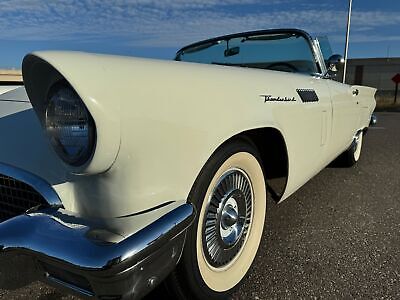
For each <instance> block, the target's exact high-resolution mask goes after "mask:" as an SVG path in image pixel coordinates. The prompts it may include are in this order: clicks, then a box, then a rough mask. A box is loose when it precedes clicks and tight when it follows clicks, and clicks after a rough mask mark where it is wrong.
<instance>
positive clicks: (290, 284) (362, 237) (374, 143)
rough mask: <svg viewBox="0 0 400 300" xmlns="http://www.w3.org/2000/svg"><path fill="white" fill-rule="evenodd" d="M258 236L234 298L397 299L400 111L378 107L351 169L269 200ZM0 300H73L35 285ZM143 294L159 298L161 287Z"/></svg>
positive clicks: (330, 170)
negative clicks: (248, 268)
mask: <svg viewBox="0 0 400 300" xmlns="http://www.w3.org/2000/svg"><path fill="white" fill-rule="evenodd" d="M265 228H266V229H265V231H264V239H263V242H262V244H261V246H260V250H259V252H258V255H257V258H256V261H255V263H254V267H253V268H252V270H251V271H250V273H249V275H248V276H247V277H246V278H245V279H244V281H243V285H242V286H241V288H240V289H239V290H238V291H237V292H236V293H235V295H234V296H233V298H234V299H235V300H236V299H278V298H279V299H298V298H307V299H308V298H315V299H317V298H329V299H331V298H357V299H366V298H367V299H371V298H382V299H399V298H400V284H399V283H400V257H399V250H398V249H399V246H400V114H399V113H379V114H378V127H375V128H373V129H371V130H370V131H369V132H368V135H367V136H366V138H365V139H364V147H363V152H362V157H361V160H360V161H359V163H358V164H357V165H356V166H355V167H353V168H350V169H340V168H326V169H325V170H323V171H322V172H321V173H320V174H318V175H317V176H316V177H314V178H313V179H312V180H311V181H309V182H308V183H307V184H306V185H304V186H303V187H302V188H301V189H300V190H299V191H297V192H296V193H295V194H294V195H293V196H291V197H290V198H289V199H288V201H285V202H283V203H282V204H280V205H276V204H274V203H272V202H270V203H269V210H268V213H267V221H266V226H265ZM0 298H2V299H65V300H66V299H68V300H72V299H78V298H75V297H72V296H65V295H62V294H60V293H58V292H55V291H54V290H53V289H52V288H49V287H46V286H45V285H43V284H40V283H34V284H31V285H30V286H28V287H25V288H23V289H18V290H16V291H12V292H8V291H4V290H0ZM147 298H148V300H150V299H166V298H165V294H164V293H163V291H162V290H161V289H158V290H157V291H155V292H153V293H152V294H151V295H149V296H148V297H147Z"/></svg>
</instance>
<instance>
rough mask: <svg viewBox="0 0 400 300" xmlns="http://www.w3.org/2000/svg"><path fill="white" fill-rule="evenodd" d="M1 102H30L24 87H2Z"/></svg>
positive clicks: (0, 92)
mask: <svg viewBox="0 0 400 300" xmlns="http://www.w3.org/2000/svg"><path fill="white" fill-rule="evenodd" d="M0 101H11V102H29V99H28V95H27V94H26V91H25V88H24V86H9V85H5V86H0Z"/></svg>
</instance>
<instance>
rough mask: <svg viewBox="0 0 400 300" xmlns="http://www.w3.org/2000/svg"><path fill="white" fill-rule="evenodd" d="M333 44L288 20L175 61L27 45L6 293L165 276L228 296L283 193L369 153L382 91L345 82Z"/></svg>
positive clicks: (9, 103) (12, 153) (2, 212)
mask: <svg viewBox="0 0 400 300" xmlns="http://www.w3.org/2000/svg"><path fill="white" fill-rule="evenodd" d="M321 48H322V49H325V47H321V46H320V43H319V42H318V40H316V39H312V38H311V37H310V36H309V35H308V34H307V33H305V32H303V31H300V30H294V29H285V30H264V31H255V32H245V33H239V34H233V35H228V36H222V37H218V38H213V39H210V40H206V41H202V42H199V43H195V44H192V45H189V46H187V47H184V48H183V49H181V50H179V51H178V52H177V55H176V59H175V61H160V60H150V59H139V58H132V57H121V56H109V55H96V54H87V53H78V52H37V53H33V54H29V55H27V56H26V57H25V58H24V61H23V65H22V71H23V79H24V87H20V88H15V87H13V88H4V87H3V89H2V94H1V95H0V129H1V147H0V273H1V276H0V283H1V285H2V288H16V287H18V285H25V284H28V283H29V282H31V281H33V280H37V279H39V280H42V281H44V282H46V283H48V284H50V285H53V286H55V287H58V288H60V289H63V290H66V291H69V292H72V293H76V294H78V295H79V296H81V297H97V298H98V299H131V298H135V299H137V298H142V297H143V296H144V295H146V294H147V293H148V292H149V291H150V290H152V289H153V288H154V287H155V286H157V285H158V284H160V283H161V282H163V284H165V285H166V286H167V287H168V290H169V291H170V292H171V293H174V294H175V297H176V298H177V299H224V298H227V297H228V296H229V295H230V294H231V293H232V291H233V290H234V289H235V288H237V287H238V285H239V284H240V282H241V280H242V279H243V277H244V276H245V274H246V273H247V272H248V270H249V269H250V267H251V264H252V262H253V260H254V257H255V256H256V253H257V249H258V247H259V245H260V243H261V236H262V232H263V229H264V222H265V216H266V209H267V207H266V199H267V197H271V198H272V199H273V200H275V201H276V202H280V201H283V200H285V199H286V198H288V197H289V196H290V195H291V194H292V193H294V192H295V191H296V190H297V189H298V188H299V187H301V186H302V185H303V184H304V183H306V182H307V181H308V180H309V179H310V178H312V177H313V176H314V175H316V174H317V173H318V172H319V171H321V169H323V168H324V167H325V166H327V165H328V164H330V163H331V162H332V161H333V160H335V159H340V161H341V163H342V164H343V165H346V166H351V165H353V164H355V163H356V162H357V161H358V160H359V158H360V154H361V146H362V141H363V136H364V134H365V133H366V131H367V129H368V126H369V124H370V120H371V116H372V112H373V110H374V108H375V99H374V94H375V89H373V88H369V87H363V86H350V85H345V84H341V83H338V82H336V81H334V80H332V78H333V77H334V73H335V71H336V68H337V67H338V66H339V65H340V62H341V59H340V56H338V55H333V56H331V55H328V56H326V55H327V54H326V53H323V52H325V50H324V51H321ZM324 54H325V55H324ZM25 90H26V93H25ZM15 278H18V280H15Z"/></svg>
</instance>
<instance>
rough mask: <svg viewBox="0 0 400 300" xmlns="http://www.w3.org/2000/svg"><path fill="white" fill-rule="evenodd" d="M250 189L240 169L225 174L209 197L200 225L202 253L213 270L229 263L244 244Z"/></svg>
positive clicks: (247, 223)
mask: <svg viewBox="0 0 400 300" xmlns="http://www.w3.org/2000/svg"><path fill="white" fill-rule="evenodd" d="M252 210H253V190H252V186H251V182H250V179H249V178H248V176H247V174H246V173H245V172H244V171H242V170H240V169H236V168H234V169H230V170H228V171H226V172H225V173H224V174H223V175H222V176H221V178H220V179H219V181H218V182H217V184H216V185H215V187H214V190H213V192H212V194H211V196H210V199H209V202H208V206H207V209H206V212H205V214H206V215H205V218H204V223H203V231H202V232H203V236H202V240H203V252H204V254H205V257H206V260H207V262H208V263H209V264H210V265H211V266H213V267H216V268H221V267H224V266H225V265H227V264H229V263H230V262H232V261H233V260H234V259H235V257H237V254H238V253H239V252H240V250H241V249H242V248H243V245H244V243H245V241H246V238H247V234H248V231H249V227H250V225H251V218H252Z"/></svg>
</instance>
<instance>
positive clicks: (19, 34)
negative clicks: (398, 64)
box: [0, 0, 400, 48]
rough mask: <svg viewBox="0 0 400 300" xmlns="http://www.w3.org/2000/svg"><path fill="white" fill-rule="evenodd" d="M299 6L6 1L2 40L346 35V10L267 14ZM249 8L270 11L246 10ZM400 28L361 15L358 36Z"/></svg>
mask: <svg viewBox="0 0 400 300" xmlns="http://www.w3.org/2000/svg"><path fill="white" fill-rule="evenodd" d="M293 1H295V0H273V1H268V2H266V1H263V0H193V1H186V0H115V1H112V2H111V1H102V0H81V1H80V0H73V1H67V0H54V1H51V2H50V1H44V0H43V1H41V0H0V7H1V9H0V28H2V30H1V31H0V40H1V39H12V40H74V41H79V40H83V41H91V40H96V39H108V38H112V37H116V38H120V39H122V40H124V43H126V44H130V45H132V46H136V47H145V46H148V47H176V48H177V47H179V46H183V45H184V44H187V43H190V42H194V41H196V40H199V39H204V38H208V37H211V36H215V35H220V34H225V33H232V32H237V31H245V30H254V29H264V28H280V27H297V28H302V29H305V30H307V31H309V32H313V33H327V34H331V35H336V36H338V33H342V32H343V31H344V29H345V24H346V12H345V11H344V10H343V11H339V12H338V11H337V10H336V9H332V8H329V7H326V6H324V8H323V9H319V10H317V9H316V8H314V9H305V8H303V9H300V10H287V11H279V12H278V11H276V10H273V9H265V8H266V7H267V6H266V5H269V8H273V5H276V4H282V3H288V2H293ZM110 3H112V4H110ZM266 3H268V4H266ZM249 4H255V5H258V6H259V7H261V8H264V9H260V10H259V11H254V10H245V8H246V7H248V5H249ZM279 7H281V6H279ZM321 7H322V6H321ZM240 8H243V10H241V9H240ZM399 23H400V14H399V12H394V11H393V12H382V11H376V12H355V13H354V15H353V23H352V24H353V27H352V31H353V32H354V33H357V32H364V36H368V34H367V32H369V31H371V30H374V29H379V28H382V27H384V26H389V25H394V24H399ZM360 36H361V35H360ZM392 38H393V37H392ZM381 39H382V38H381ZM359 40H360V39H359Z"/></svg>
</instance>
